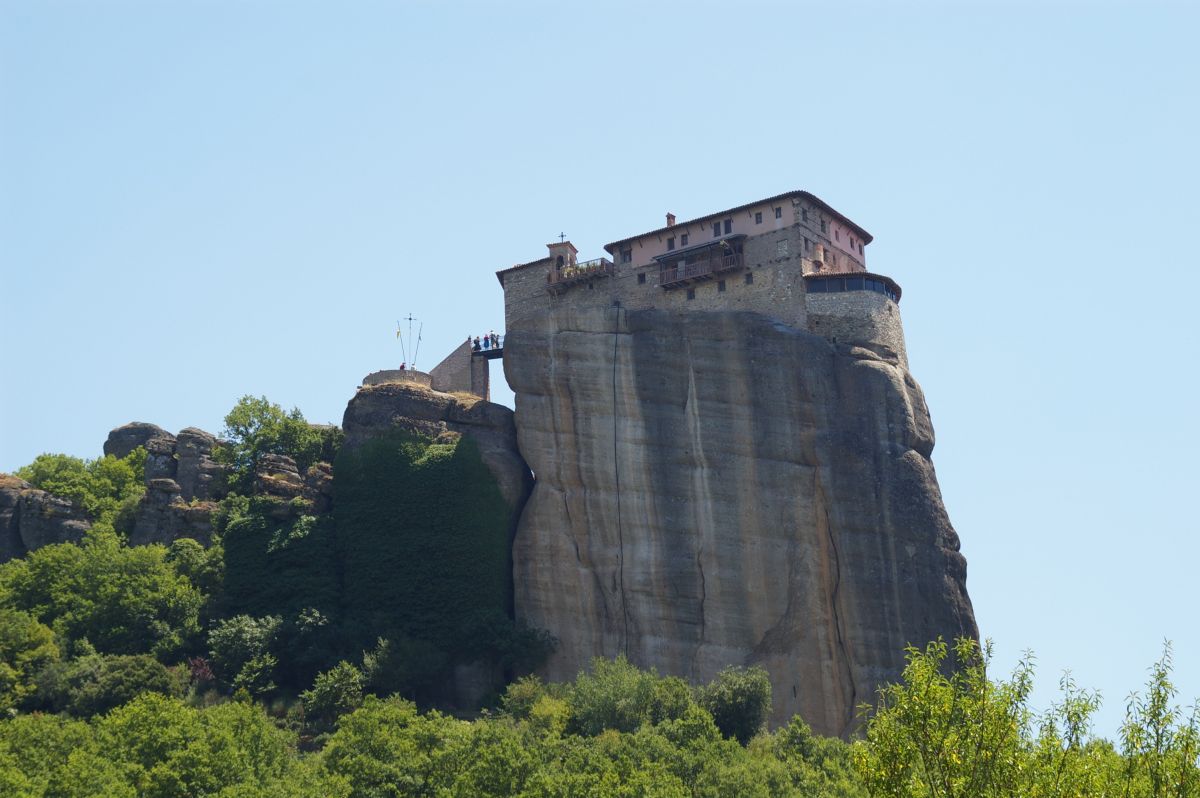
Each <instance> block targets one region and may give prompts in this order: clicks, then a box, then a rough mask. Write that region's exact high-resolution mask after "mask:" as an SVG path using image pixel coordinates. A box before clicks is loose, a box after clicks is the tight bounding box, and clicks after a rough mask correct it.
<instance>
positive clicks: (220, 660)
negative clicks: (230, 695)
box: [208, 615, 282, 686]
mask: <svg viewBox="0 0 1200 798" xmlns="http://www.w3.org/2000/svg"><path fill="white" fill-rule="evenodd" d="M281 623H282V621H281V620H280V618H279V616H277V615H268V616H266V617H263V618H252V617H250V616H249V615H236V616H234V617H232V618H228V619H226V620H224V621H221V622H220V623H218V624H217V625H216V627H215V628H213V630H212V631H211V632H209V633H208V645H209V649H210V652H211V655H212V656H211V662H212V665H213V668H214V669H215V671H216V675H217V678H219V679H220V680H222V681H223V682H224V683H225V684H227V685H230V686H234V685H235V684H236V683H237V680H238V677H239V675H240V674H241V673H242V671H243V669H245V668H246V667H247V666H249V665H251V664H252V663H253V667H252V670H253V671H254V673H253V674H251V673H249V672H248V673H247V675H246V677H244V678H243V682H244V681H245V680H246V679H251V680H252V681H253V679H252V677H253V678H257V679H260V680H261V677H262V676H263V674H262V670H263V668H264V667H266V666H267V665H270V666H271V667H272V668H273V667H274V657H273V656H271V647H272V646H273V645H274V643H275V636H276V635H277V634H278V633H279V627H280V624H281ZM240 686H245V685H240ZM259 686H264V685H262V684H259Z"/></svg>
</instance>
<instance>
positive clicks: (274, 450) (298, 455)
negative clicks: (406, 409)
mask: <svg viewBox="0 0 1200 798" xmlns="http://www.w3.org/2000/svg"><path fill="white" fill-rule="evenodd" d="M340 435H341V431H340V430H337V429H336V428H329V427H313V426H312V425H310V424H309V423H308V422H307V421H305V420H304V415H303V414H302V413H301V412H300V410H299V408H292V410H291V411H290V412H285V411H284V409H283V408H282V407H280V406H279V405H277V404H274V403H272V402H269V401H267V397H265V396H260V397H259V398H257V399H255V398H254V397H253V396H243V397H242V398H241V399H239V400H238V403H237V404H236V405H234V407H233V409H232V410H230V411H229V414H228V415H227V416H225V429H224V430H223V431H222V438H223V439H224V440H225V445H223V446H221V447H219V448H218V449H216V451H215V452H214V453H213V456H214V458H215V459H217V461H218V462H222V463H224V464H225V465H227V466H229V467H230V486H231V487H233V489H234V490H236V491H238V492H239V493H242V494H249V493H250V492H251V485H252V482H253V479H254V469H255V467H256V466H257V465H258V461H259V460H260V459H261V458H262V456H263V455H265V454H282V455H287V456H288V457H291V458H292V459H293V460H295V461H296V466H297V467H298V468H299V469H300V473H304V471H305V470H306V469H307V468H308V467H309V466H310V465H312V464H313V463H316V462H318V461H319V460H321V459H326V460H331V459H332V457H333V456H334V454H335V453H336V449H337V447H338V446H339V445H340V443H341V437H340Z"/></svg>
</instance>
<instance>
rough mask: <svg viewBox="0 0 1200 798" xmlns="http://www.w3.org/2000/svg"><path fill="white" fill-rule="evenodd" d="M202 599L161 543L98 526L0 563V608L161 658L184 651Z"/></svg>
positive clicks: (117, 649) (118, 649) (75, 636)
mask: <svg viewBox="0 0 1200 798" xmlns="http://www.w3.org/2000/svg"><path fill="white" fill-rule="evenodd" d="M202 601H203V598H202V596H201V595H200V592H199V591H198V590H196V589H195V588H194V587H193V586H192V585H191V584H190V583H189V582H188V580H187V578H186V577H184V576H181V575H180V574H179V573H177V572H176V571H175V569H174V568H173V567H172V566H171V563H169V562H168V561H167V550H166V548H165V547H163V546H157V545H155V546H133V547H129V546H125V545H123V544H122V543H121V542H120V541H119V540H118V539H117V537H116V535H115V534H113V533H112V532H111V530H106V529H104V528H103V527H101V526H99V525H98V526H97V527H95V528H93V529H92V531H91V532H90V533H89V534H88V536H87V537H86V538H85V539H84V541H83V543H82V544H79V545H76V544H73V543H61V544H56V545H51V546H45V547H43V548H41V549H38V550H36V551H33V552H30V553H29V554H28V555H27V556H26V557H25V558H24V559H20V560H12V561H10V562H7V563H4V564H3V565H0V607H8V608H12V609H18V610H21V611H24V612H28V613H29V614H30V615H32V616H33V617H35V618H37V619H38V620H39V621H40V622H42V623H45V624H48V625H49V626H51V627H52V628H53V629H54V630H55V631H56V632H57V633H59V634H61V635H62V636H63V637H64V638H66V639H67V640H81V639H85V638H86V639H87V640H89V641H90V642H91V643H92V644H93V645H94V646H95V647H96V649H97V650H98V651H101V652H103V653H109V654H143V653H149V654H153V655H155V656H157V657H160V658H166V657H169V656H172V655H174V654H176V653H178V652H180V651H182V650H184V649H185V648H186V646H187V644H188V643H189V641H190V640H191V638H192V637H193V636H194V635H195V634H196V633H197V632H198V629H199V624H198V613H199V609H200V605H201V603H202Z"/></svg>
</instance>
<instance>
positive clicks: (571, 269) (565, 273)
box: [546, 258, 613, 293]
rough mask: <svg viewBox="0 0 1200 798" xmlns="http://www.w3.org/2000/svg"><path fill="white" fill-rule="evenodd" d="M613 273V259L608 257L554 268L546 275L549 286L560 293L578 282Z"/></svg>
mask: <svg viewBox="0 0 1200 798" xmlns="http://www.w3.org/2000/svg"><path fill="white" fill-rule="evenodd" d="M612 273H613V265H612V261H611V260H609V259H608V258H596V259H595V260H587V261H584V262H583V263H572V264H568V265H566V266H563V267H561V268H552V269H551V270H550V273H549V274H547V275H546V282H547V283H548V284H549V285H548V286H547V288H548V289H549V290H550V291H551V292H552V293H558V292H560V291H564V290H566V289H567V288H568V287H569V286H572V285H575V284H577V283H583V282H587V281H588V280H592V279H594V278H596V277H608V276H610V275H612Z"/></svg>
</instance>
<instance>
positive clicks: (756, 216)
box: [754, 211, 762, 224]
mask: <svg viewBox="0 0 1200 798" xmlns="http://www.w3.org/2000/svg"><path fill="white" fill-rule="evenodd" d="M754 223H755V224H762V211H757V212H756V213H755V214H754Z"/></svg>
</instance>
